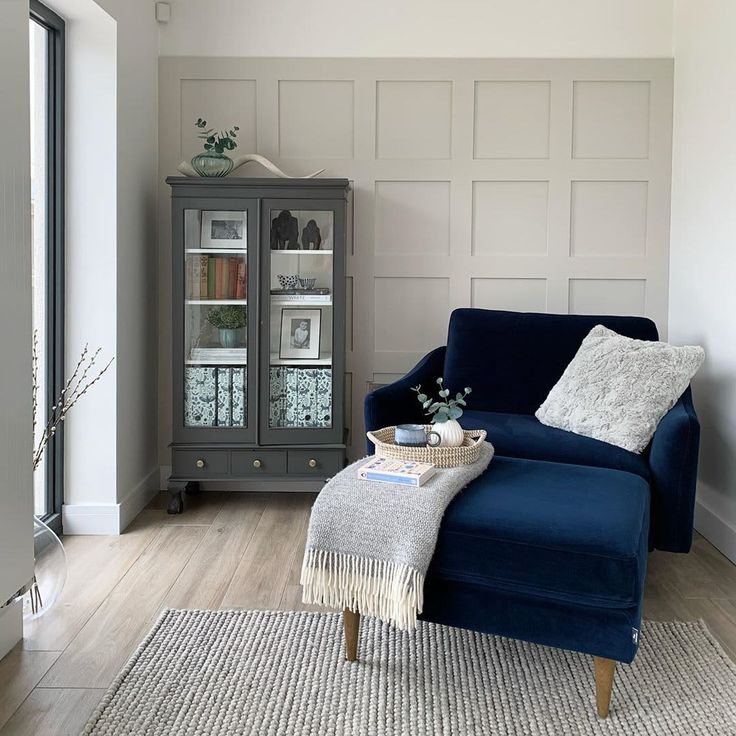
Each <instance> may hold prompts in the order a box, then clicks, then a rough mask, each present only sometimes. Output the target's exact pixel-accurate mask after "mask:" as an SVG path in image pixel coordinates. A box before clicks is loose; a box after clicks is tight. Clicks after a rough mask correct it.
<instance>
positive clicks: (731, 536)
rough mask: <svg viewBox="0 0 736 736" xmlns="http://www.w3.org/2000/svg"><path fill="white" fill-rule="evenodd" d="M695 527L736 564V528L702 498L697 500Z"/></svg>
mask: <svg viewBox="0 0 736 736" xmlns="http://www.w3.org/2000/svg"><path fill="white" fill-rule="evenodd" d="M695 529H696V530H697V531H698V532H699V533H700V534H702V535H703V536H704V537H705V538H706V539H707V540H708V541H709V542H710V543H711V544H712V545H713V546H714V547H716V548H717V549H718V550H720V552H722V553H723V554H724V555H725V556H726V557H728V559H729V560H731V562H733V563H734V564H736V528H735V527H734V526H733V525H731V524H730V523H729V522H728V521H726V520H725V519H722V518H721V517H720V516H718V515H716V513H715V512H714V511H713V509H711V508H710V507H709V506H707V505H706V504H705V503H703V502H702V501H701V500H700V499H698V500H696V501H695Z"/></svg>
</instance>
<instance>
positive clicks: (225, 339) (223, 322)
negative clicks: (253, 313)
mask: <svg viewBox="0 0 736 736" xmlns="http://www.w3.org/2000/svg"><path fill="white" fill-rule="evenodd" d="M207 321H208V322H209V323H210V324H211V325H212V326H213V327H214V328H215V329H216V330H217V331H218V333H219V338H220V345H221V346H222V347H223V348H234V347H235V346H236V345H237V342H238V330H239V329H240V328H241V327H245V323H246V316H245V307H241V306H240V305H239V304H227V305H223V306H221V307H215V308H214V309H210V311H209V313H208V315H207Z"/></svg>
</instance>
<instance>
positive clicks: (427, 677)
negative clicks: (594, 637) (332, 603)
mask: <svg viewBox="0 0 736 736" xmlns="http://www.w3.org/2000/svg"><path fill="white" fill-rule="evenodd" d="M642 637H643V638H642V645H641V648H640V650H639V654H638V656H637V658H636V660H635V661H634V663H633V664H632V665H630V666H627V665H620V666H619V667H618V668H617V673H616V680H615V684H614V692H613V700H612V707H611V715H610V716H609V718H608V719H607V720H606V721H600V720H598V718H597V717H596V715H595V700H594V681H593V666H592V658H591V657H586V656H583V655H579V654H575V653H571V652H564V651H560V650H557V649H548V648H545V647H539V646H535V645H532V644H525V643H522V642H517V641H512V640H510V639H503V638H501V637H494V636H487V635H484V634H476V633H473V632H469V631H464V630H460V629H453V628H450V627H446V626H439V625H436V624H428V623H425V622H421V621H420V622H419V626H418V628H417V630H416V631H415V632H412V633H410V634H409V633H406V632H400V631H397V630H395V629H392V628H389V627H388V626H387V625H385V624H382V623H381V622H379V621H376V620H372V619H364V620H363V621H361V631H360V646H359V652H358V653H359V657H360V661H359V662H352V663H350V662H346V661H345V659H344V654H343V651H344V650H343V639H342V617H341V616H340V615H339V614H335V613H287V612H263V611H174V610H170V611H166V612H165V613H164V614H163V615H162V617H161V618H160V619H159V621H158V622H157V623H156V625H155V626H154V628H153V630H152V631H151V633H150V634H149V635H148V637H147V638H146V639H145V640H144V642H143V643H142V644H141V646H140V647H139V649H138V651H137V652H136V653H135V654H134V655H133V657H132V658H131V659H130V661H129V662H128V664H127V665H126V666H125V667H124V669H123V670H122V672H121V673H120V674H119V675H118V677H117V678H116V680H115V682H114V683H113V685H112V686H111V688H110V689H109V691H108V692H107V694H106V695H105V696H104V697H103V698H102V701H101V703H100V705H99V706H98V708H97V710H96V711H95V713H94V714H93V716H92V718H91V719H90V721H89V723H88V725H87V727H86V729H85V731H84V734H96V735H99V736H101V735H102V734H115V736H120V735H121V734H136V735H142V734H147V735H149V736H154V735H155V736H158V735H161V734H167V735H168V734H197V735H198V736H221V735H224V734H259V735H261V734H263V735H265V734H273V735H276V734H286V735H288V736H291V735H292V734H298V735H300V736H301V734H310V735H311V736H318V735H319V736H321V735H322V734H325V735H327V734H335V736H357V735H358V734H361V735H362V734H366V735H370V736H384V735H385V736H389V735H392V734H396V735H398V734H401V735H402V736H415V735H416V736H418V735H419V734H422V735H423V736H427V735H430V734H441V735H442V736H456V735H457V736H474V735H475V734H494V736H500V735H503V734H513V735H515V736H516V735H518V736H521V735H522V734H523V735H524V736H538V735H542V734H543V735H544V736H557V735H558V734H565V735H568V734H571V735H573V734H579V735H580V736H582V735H583V734H584V735H585V736H589V735H590V734H619V735H621V734H624V735H625V736H638V735H640V734H641V735H642V736H644V735H646V736H655V735H658V734H662V735H665V734H666V735H667V736H698V735H700V734H702V735H703V736H706V735H707V736H712V735H715V734H718V735H719V736H727V735H729V734H736V698H735V697H734V694H735V693H736V665H734V663H733V662H731V661H730V660H729V659H728V657H727V656H726V654H725V653H724V652H723V650H722V649H721V648H720V646H719V645H718V644H717V643H716V642H715V640H714V639H713V637H712V636H711V635H710V634H709V632H708V630H707V629H706V628H705V626H704V625H703V624H702V623H701V622H695V623H648V624H646V625H645V627H644V630H643V634H642Z"/></svg>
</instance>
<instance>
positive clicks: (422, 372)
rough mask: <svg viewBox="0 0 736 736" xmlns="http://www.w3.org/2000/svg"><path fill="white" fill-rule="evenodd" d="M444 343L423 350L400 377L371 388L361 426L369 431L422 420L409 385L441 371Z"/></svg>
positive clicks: (426, 381)
mask: <svg viewBox="0 0 736 736" xmlns="http://www.w3.org/2000/svg"><path fill="white" fill-rule="evenodd" d="M445 351H446V347H445V346H444V345H443V346H442V347H441V348H435V349H434V350H433V351H432V352H431V353H427V355H425V356H424V357H423V358H422V359H421V360H420V361H419V362H418V363H417V364H416V365H415V366H414V367H413V368H412V369H411V370H410V371H409V372H408V373H407V374H406V375H405V376H404V377H403V378H400V379H399V380H398V381H395V382H394V383H391V384H389V385H388V386H381V388H377V389H376V390H375V391H371V393H369V394H368V395H367V396H366V397H365V403H364V406H363V410H364V416H365V429H366V431H367V432H371V431H372V430H374V429H381V427H389V426H391V425H393V424H397V423H402V424H403V423H406V422H416V423H418V424H424V423H426V417H425V416H424V415H423V413H422V407H421V404H420V403H419V402H418V401H417V395H416V394H415V393H414V392H413V391H412V390H411V388H412V386H417V385H419V384H422V386H425V387H427V386H428V385H429V384H430V383H434V381H435V380H436V379H437V378H439V377H440V376H441V375H442V372H443V370H444V366H445ZM373 449H374V448H373V443H372V442H368V454H372V453H373Z"/></svg>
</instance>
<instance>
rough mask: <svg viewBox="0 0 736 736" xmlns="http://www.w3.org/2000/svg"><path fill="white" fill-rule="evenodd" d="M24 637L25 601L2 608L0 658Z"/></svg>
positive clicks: (0, 610) (0, 612)
mask: <svg viewBox="0 0 736 736" xmlns="http://www.w3.org/2000/svg"><path fill="white" fill-rule="evenodd" d="M22 638H23V601H22V600H18V601H15V602H14V603H11V604H10V605H9V606H6V607H5V608H0V659H2V658H3V657H4V656H5V655H6V654H7V653H8V652H9V651H10V650H11V649H12V648H13V647H14V646H15V645H16V644H17V643H18V642H19V641H20V640H21V639H22Z"/></svg>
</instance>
